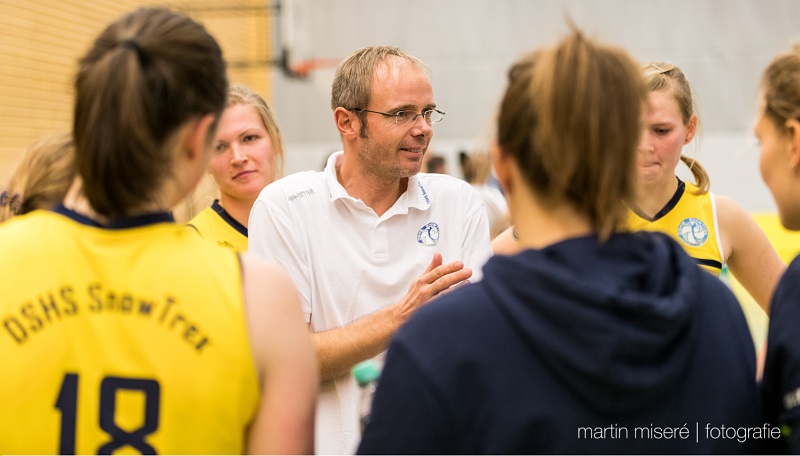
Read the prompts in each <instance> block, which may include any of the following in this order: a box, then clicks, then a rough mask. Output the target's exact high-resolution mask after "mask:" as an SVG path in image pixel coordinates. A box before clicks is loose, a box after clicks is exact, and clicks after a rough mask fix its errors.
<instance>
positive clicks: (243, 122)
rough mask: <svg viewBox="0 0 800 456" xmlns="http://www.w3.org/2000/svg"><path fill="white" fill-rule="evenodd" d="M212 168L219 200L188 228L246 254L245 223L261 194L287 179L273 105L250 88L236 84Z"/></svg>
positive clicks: (229, 95)
mask: <svg viewBox="0 0 800 456" xmlns="http://www.w3.org/2000/svg"><path fill="white" fill-rule="evenodd" d="M213 147H214V154H213V156H212V158H211V164H210V165H209V167H208V170H209V173H211V176H212V177H213V178H214V182H216V184H217V187H219V193H220V197H219V199H217V200H214V202H213V203H212V204H211V206H210V207H207V208H205V209H203V210H202V211H201V212H200V213H199V214H197V215H196V216H195V217H194V218H193V219H192V220H190V221H189V225H190V226H192V227H194V228H195V229H197V231H199V232H200V234H201V235H202V236H203V238H205V239H210V240H212V241H214V242H216V243H217V244H220V245H223V246H227V247H232V248H233V249H234V250H236V251H237V252H245V251H247V220H248V218H249V217H250V209H251V208H252V207H253V203H254V202H255V200H256V198H258V194H259V193H261V190H262V189H263V188H264V187H266V186H267V185H268V184H271V183H272V182H274V181H275V180H276V179H278V178H280V177H281V176H282V175H283V144H282V141H281V133H280V129H279V128H278V122H277V120H276V119H275V116H274V115H273V114H272V110H271V109H270V108H269V105H268V104H267V102H266V101H264V99H263V98H261V96H259V95H258V94H257V93H255V92H254V91H253V90H251V89H250V88H248V87H246V86H244V85H241V84H235V85H233V86H231V88H230V90H229V91H228V102H227V107H226V109H225V112H224V113H223V114H222V118H221V119H220V122H219V128H218V129H217V134H216V136H215V138H214V145H213Z"/></svg>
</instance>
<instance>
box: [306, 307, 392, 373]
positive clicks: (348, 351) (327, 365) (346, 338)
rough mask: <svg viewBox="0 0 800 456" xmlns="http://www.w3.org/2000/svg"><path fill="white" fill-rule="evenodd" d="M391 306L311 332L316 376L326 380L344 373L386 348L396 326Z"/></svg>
mask: <svg viewBox="0 0 800 456" xmlns="http://www.w3.org/2000/svg"><path fill="white" fill-rule="evenodd" d="M393 308H394V306H389V307H386V308H383V309H381V310H379V311H377V312H374V313H371V314H369V315H365V316H363V317H361V318H359V319H358V320H356V321H354V322H352V323H350V324H347V325H345V326H340V327H338V328H334V329H330V330H327V331H322V332H318V333H313V334H312V338H313V340H314V346H315V347H316V350H317V359H318V360H319V369H320V378H321V379H322V380H330V379H332V378H335V377H339V376H342V375H345V374H348V373H349V372H350V369H352V368H353V366H355V365H356V364H358V363H359V362H361V361H364V360H366V359H370V358H373V357H375V356H377V355H378V354H380V353H381V352H383V351H384V350H386V347H387V346H388V344H389V340H390V339H391V337H392V335H394V333H395V331H397V328H398V326H399V325H398V323H397V319H396V318H395V316H394V309H393Z"/></svg>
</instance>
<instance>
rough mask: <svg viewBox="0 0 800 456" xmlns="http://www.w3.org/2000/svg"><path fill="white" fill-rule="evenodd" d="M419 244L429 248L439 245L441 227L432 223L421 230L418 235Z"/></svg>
mask: <svg viewBox="0 0 800 456" xmlns="http://www.w3.org/2000/svg"><path fill="white" fill-rule="evenodd" d="M417 243H418V244H423V245H426V246H428V247H433V246H434V245H436V244H438V243H439V225H437V224H436V222H430V223H428V224H427V225H425V226H423V227H422V228H420V229H419V232H418V233H417Z"/></svg>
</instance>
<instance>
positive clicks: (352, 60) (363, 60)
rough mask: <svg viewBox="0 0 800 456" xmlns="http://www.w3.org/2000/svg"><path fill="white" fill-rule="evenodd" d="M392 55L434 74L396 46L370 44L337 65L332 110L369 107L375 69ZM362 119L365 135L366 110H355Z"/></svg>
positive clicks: (332, 85)
mask: <svg viewBox="0 0 800 456" xmlns="http://www.w3.org/2000/svg"><path fill="white" fill-rule="evenodd" d="M390 57H398V58H401V59H404V60H406V61H408V62H410V63H412V64H413V65H416V66H417V67H418V68H420V69H421V70H423V71H425V73H430V71H429V70H428V67H427V65H425V63H423V62H422V61H421V60H420V59H418V58H416V57H414V56H412V55H410V54H408V53H407V52H405V51H403V50H402V49H399V48H396V47H392V46H368V47H364V48H361V49H357V50H355V51H353V52H352V53H351V54H350V55H349V56H347V58H345V59H344V61H342V62H341V63H340V64H339V66H338V67H337V68H336V73H335V74H334V76H333V83H332V84H331V109H336V108H345V109H348V110H349V109H366V108H368V107H369V102H370V94H371V93H372V79H373V76H374V75H375V68H376V67H377V66H378V65H379V64H381V63H384V62H386V61H387V60H389V58H390ZM355 114H356V115H357V116H358V118H359V119H360V120H361V132H360V134H361V136H362V137H364V136H365V135H366V128H367V119H366V114H365V113H364V112H356V113H355Z"/></svg>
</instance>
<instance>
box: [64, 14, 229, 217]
mask: <svg viewBox="0 0 800 456" xmlns="http://www.w3.org/2000/svg"><path fill="white" fill-rule="evenodd" d="M79 64H80V65H79V70H78V75H77V78H76V82H75V89H76V91H75V110H74V118H75V122H74V127H73V135H74V137H75V147H76V152H75V153H76V157H75V158H76V164H77V169H78V172H79V174H80V175H81V177H82V178H83V188H84V192H85V195H86V197H87V198H88V200H89V202H90V204H91V205H92V207H93V208H94V210H95V211H97V212H98V213H99V214H101V215H104V216H108V217H116V216H121V215H125V214H127V213H129V212H131V211H132V210H135V209H136V208H137V207H140V206H141V205H142V204H147V203H151V202H153V201H154V200H155V198H156V195H157V194H158V192H159V191H160V189H161V188H162V185H163V184H164V183H165V181H166V180H167V179H168V178H169V177H170V173H171V169H172V166H171V165H172V151H171V149H172V146H174V144H173V143H174V136H175V133H176V132H177V130H178V128H179V127H181V126H182V125H183V124H184V123H185V122H187V121H189V120H190V119H192V118H194V117H199V116H202V115H205V114H208V113H212V114H215V115H216V118H217V119H219V115H220V113H221V112H222V109H223V108H224V106H225V94H226V92H227V78H226V75H225V64H224V62H223V59H222V51H221V50H220V47H219V45H218V44H217V42H216V41H215V40H214V38H213V37H212V36H211V35H209V34H208V32H207V31H206V30H205V28H203V26H201V25H200V24H198V23H197V22H195V21H193V20H192V19H190V18H188V17H186V16H183V15H181V14H178V13H174V12H172V11H169V10H166V9H160V8H141V9H138V10H136V11H133V12H131V13H128V14H126V15H124V16H122V17H121V18H120V19H118V20H117V21H115V22H113V23H112V24H110V25H109V26H108V27H107V28H106V29H105V30H104V31H103V32H102V33H101V34H100V36H99V37H98V38H97V39H96V40H95V42H94V44H93V45H92V47H91V49H90V50H89V51H88V53H87V54H86V55H85V56H84V57H83V58H82V59H81V60H80V62H79ZM215 127H216V124H214V125H213V126H212V128H211V129H210V130H209V137H208V138H207V140H208V141H209V142H210V141H211V139H212V137H213V133H214V130H215Z"/></svg>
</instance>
